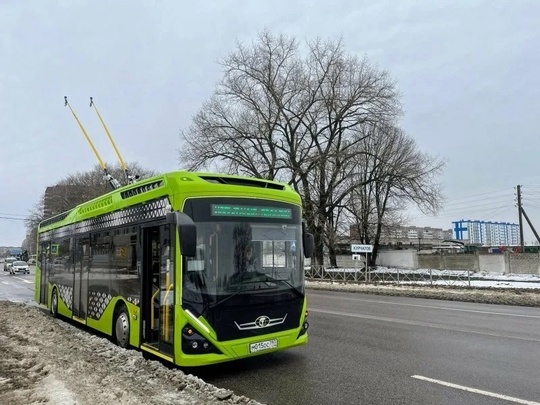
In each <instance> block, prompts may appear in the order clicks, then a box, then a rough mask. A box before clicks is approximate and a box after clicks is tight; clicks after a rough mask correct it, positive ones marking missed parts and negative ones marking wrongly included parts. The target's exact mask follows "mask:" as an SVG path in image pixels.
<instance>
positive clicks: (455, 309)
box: [324, 295, 540, 319]
mask: <svg viewBox="0 0 540 405" xmlns="http://www.w3.org/2000/svg"><path fill="white" fill-rule="evenodd" d="M324 297H325V298H335V299H343V300H348V301H360V302H371V303H374V304H388V305H399V306H403V307H420V308H431V309H443V310H445V311H459V312H473V313H477V314H488V315H502V316H516V317H522V318H539V319H540V315H524V314H509V313H505V312H491V311H478V310H475V309H461V308H452V307H438V306H436V305H421V304H404V303H402V302H390V301H378V300H368V299H362V298H347V297H334V296H329V295H324ZM412 298H414V297H412Z"/></svg>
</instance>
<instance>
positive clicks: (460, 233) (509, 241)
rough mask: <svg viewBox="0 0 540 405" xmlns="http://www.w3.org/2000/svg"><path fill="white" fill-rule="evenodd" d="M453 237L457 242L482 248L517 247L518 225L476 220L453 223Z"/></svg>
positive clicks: (518, 242)
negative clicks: (460, 241)
mask: <svg viewBox="0 0 540 405" xmlns="http://www.w3.org/2000/svg"><path fill="white" fill-rule="evenodd" d="M452 224H453V225H454V237H455V239H457V240H462V241H467V242H469V243H471V244H482V245H484V246H518V245H520V244H521V240H520V238H519V225H518V224H511V223H509V222H490V221H478V220H474V221H473V220H465V219H462V220H459V221H453V222H452Z"/></svg>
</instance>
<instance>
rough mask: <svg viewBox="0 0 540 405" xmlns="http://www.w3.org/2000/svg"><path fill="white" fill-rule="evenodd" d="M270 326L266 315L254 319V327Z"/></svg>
mask: <svg viewBox="0 0 540 405" xmlns="http://www.w3.org/2000/svg"><path fill="white" fill-rule="evenodd" d="M269 324H270V318H268V317H267V316H266V315H263V316H259V317H258V318H257V319H255V325H257V327H259V328H266V327H267V326H268V325H269Z"/></svg>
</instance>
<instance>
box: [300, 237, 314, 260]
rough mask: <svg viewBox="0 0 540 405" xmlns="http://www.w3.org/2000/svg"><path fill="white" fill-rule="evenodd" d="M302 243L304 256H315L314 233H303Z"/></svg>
mask: <svg viewBox="0 0 540 405" xmlns="http://www.w3.org/2000/svg"><path fill="white" fill-rule="evenodd" d="M302 244H303V247H304V256H305V257H306V258H308V259H309V258H310V257H311V256H313V250H315V238H314V237H313V234H312V233H303V234H302Z"/></svg>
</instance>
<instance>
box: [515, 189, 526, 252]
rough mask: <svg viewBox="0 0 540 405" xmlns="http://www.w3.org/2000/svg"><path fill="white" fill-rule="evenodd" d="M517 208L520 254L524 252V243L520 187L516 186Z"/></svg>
mask: <svg viewBox="0 0 540 405" xmlns="http://www.w3.org/2000/svg"><path fill="white" fill-rule="evenodd" d="M517 206H518V214H519V239H520V243H521V253H524V252H525V246H524V245H525V242H524V241H523V207H522V206H521V185H519V184H518V186H517Z"/></svg>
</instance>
